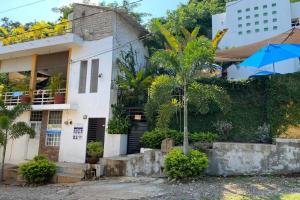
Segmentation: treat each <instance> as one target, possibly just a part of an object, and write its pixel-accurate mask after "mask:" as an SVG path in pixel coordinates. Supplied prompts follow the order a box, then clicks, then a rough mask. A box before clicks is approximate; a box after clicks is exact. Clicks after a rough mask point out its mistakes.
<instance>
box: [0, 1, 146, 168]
mask: <svg viewBox="0 0 300 200" xmlns="http://www.w3.org/2000/svg"><path fill="white" fill-rule="evenodd" d="M70 21H71V23H72V30H71V31H70V32H69V33H66V34H64V35H59V36H53V37H47V38H44V39H39V40H33V41H28V42H23V43H17V44H12V45H7V46H0V60H1V67H0V73H8V74H9V77H10V78H13V77H16V76H17V75H18V74H22V72H30V74H31V80H30V92H29V94H30V97H31V101H32V104H33V106H32V108H33V109H32V111H30V112H26V113H24V114H23V115H22V116H20V117H19V119H18V120H20V121H24V122H27V123H28V124H31V126H32V127H33V128H34V129H35V130H36V136H35V137H34V138H32V139H31V138H29V136H23V137H21V138H19V139H17V140H10V141H9V143H8V148H7V152H6V163H11V164H18V163H21V162H24V161H25V160H28V159H32V158H33V157H34V156H35V155H38V154H43V155H46V156H48V157H49V158H50V159H51V160H53V161H57V162H72V163H85V162H86V145H87V143H88V142H90V141H94V140H98V141H102V142H103V144H104V157H110V156H118V155H121V154H126V145H127V140H126V137H122V136H120V135H109V134H107V124H108V120H109V119H110V117H111V115H112V113H111V105H112V104H115V103H116V102H117V91H116V86H115V84H114V80H115V78H116V76H117V74H118V67H117V65H116V60H117V58H118V57H119V56H120V54H121V51H126V50H128V49H129V48H130V46H132V48H133V50H134V51H135V52H136V53H137V59H138V60H139V63H140V64H143V63H145V56H146V55H147V50H146V49H145V47H144V45H143V42H142V41H141V40H139V38H140V37H142V36H144V35H145V34H147V31H146V30H145V29H144V28H143V27H142V26H140V25H139V24H138V23H137V22H136V21H135V20H134V19H133V18H132V17H131V16H130V15H128V14H127V13H125V12H123V11H121V10H118V9H110V8H106V7H99V6H91V5H84V4H74V12H73V13H72V14H71V15H70ZM57 73H61V74H62V76H63V79H64V83H65V86H64V87H63V88H62V89H61V91H60V93H61V94H63V95H64V96H65V101H64V102H63V103H60V104H57V103H56V102H55V101H54V98H53V97H52V96H51V95H50V94H49V90H47V88H46V87H45V82H47V81H49V78H50V77H51V76H53V75H54V74H57ZM24 92H26V91H24ZM4 101H5V103H6V104H7V105H11V106H13V105H16V104H18V103H20V97H19V96H16V95H15V94H14V93H13V92H9V93H5V94H4ZM0 150H1V149H0ZM1 155H2V154H1Z"/></svg>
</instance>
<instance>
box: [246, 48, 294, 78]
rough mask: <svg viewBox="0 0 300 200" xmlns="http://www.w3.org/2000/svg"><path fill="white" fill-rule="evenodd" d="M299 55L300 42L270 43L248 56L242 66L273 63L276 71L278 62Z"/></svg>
mask: <svg viewBox="0 0 300 200" xmlns="http://www.w3.org/2000/svg"><path fill="white" fill-rule="evenodd" d="M299 57H300V45H298V44H269V45H267V46H266V47H264V48H262V49H260V50H259V51H257V52H256V53H254V54H253V55H252V56H250V57H249V58H247V59H246V60H245V61H244V62H242V63H241V64H240V66H242V67H256V68H261V67H263V66H266V65H269V64H273V72H274V73H275V63H276V62H280V61H283V60H288V59H291V58H299Z"/></svg>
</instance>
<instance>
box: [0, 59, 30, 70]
mask: <svg viewBox="0 0 300 200" xmlns="http://www.w3.org/2000/svg"><path fill="white" fill-rule="evenodd" d="M31 66H32V56H26V57H20V58H15V59H6V60H2V61H1V68H0V73H7V72H21V71H30V70H31Z"/></svg>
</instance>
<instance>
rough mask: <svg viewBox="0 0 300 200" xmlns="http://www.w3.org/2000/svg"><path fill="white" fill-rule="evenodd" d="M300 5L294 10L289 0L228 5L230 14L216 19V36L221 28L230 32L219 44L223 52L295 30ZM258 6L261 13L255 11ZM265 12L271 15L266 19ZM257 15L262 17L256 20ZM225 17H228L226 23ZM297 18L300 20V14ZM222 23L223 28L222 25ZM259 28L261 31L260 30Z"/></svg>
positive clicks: (214, 30)
mask: <svg viewBox="0 0 300 200" xmlns="http://www.w3.org/2000/svg"><path fill="white" fill-rule="evenodd" d="M273 3H276V6H274V7H273V6H272V4H273ZM264 5H267V8H264V7H263V6H264ZM297 6H298V5H297V4H293V6H292V8H291V3H290V2H289V0H273V1H270V0H247V1H239V2H238V1H233V2H230V3H227V8H226V14H221V15H219V14H218V15H216V16H213V18H212V20H213V21H212V24H213V34H215V33H216V32H217V31H218V29H219V28H224V26H225V27H226V28H228V29H229V31H228V32H227V33H226V35H225V37H224V38H223V39H222V40H221V42H220V44H219V47H220V48H221V49H224V48H226V47H228V48H230V47H238V46H243V45H247V44H251V43H255V42H258V41H261V40H265V39H268V38H271V37H273V36H276V35H278V34H281V33H283V32H286V31H288V30H289V29H290V28H291V19H292V13H293V15H294V17H295V15H297V14H298V12H297V9H298V8H297ZM299 6H300V5H299ZM254 7H258V10H255V9H254ZM247 9H250V10H247ZM239 10H240V12H239ZM292 10H293V11H292ZM273 11H276V13H275V14H273V13H272V12H273ZM264 13H267V16H264ZM256 14H259V16H258V17H255V15H256ZM224 15H225V16H226V17H225V20H224ZM247 16H249V18H247ZM239 17H241V19H239ZM297 17H299V15H298V16H297ZM273 19H277V21H273ZM265 20H268V22H267V23H265V22H264V21H265ZM255 22H258V23H259V24H255ZM222 23H223V26H221V25H220V24H222ZM248 23H249V24H248ZM247 24H248V25H247ZM239 25H240V26H239ZM274 26H276V27H277V29H276V30H275V29H274V28H273V27H274ZM265 28H268V30H267V31H266V30H264V29H265ZM256 29H258V30H259V31H256ZM247 31H250V32H247ZM240 32H241V34H240ZM213 37H214V35H213Z"/></svg>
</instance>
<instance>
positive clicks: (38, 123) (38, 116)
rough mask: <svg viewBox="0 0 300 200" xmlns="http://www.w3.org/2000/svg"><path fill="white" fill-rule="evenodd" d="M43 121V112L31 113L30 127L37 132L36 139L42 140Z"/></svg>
mask: <svg viewBox="0 0 300 200" xmlns="http://www.w3.org/2000/svg"><path fill="white" fill-rule="evenodd" d="M42 119H43V112H42V111H32V112H31V113H30V127H31V128H32V130H34V132H35V136H34V138H36V139H38V138H40V134H41V130H42Z"/></svg>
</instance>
